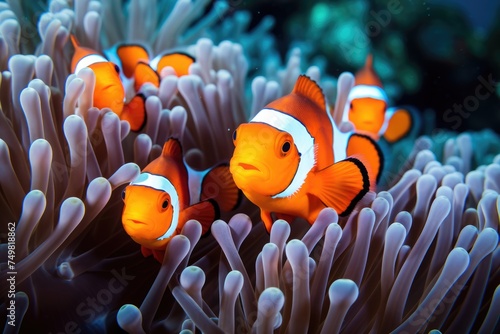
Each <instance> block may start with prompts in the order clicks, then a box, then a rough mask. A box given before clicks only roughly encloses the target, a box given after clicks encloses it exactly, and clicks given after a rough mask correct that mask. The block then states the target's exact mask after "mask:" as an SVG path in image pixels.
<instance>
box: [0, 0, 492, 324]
mask: <svg viewBox="0 0 500 334" xmlns="http://www.w3.org/2000/svg"><path fill="white" fill-rule="evenodd" d="M208 4H209V1H206V0H194V1H191V0H178V1H175V2H174V1H157V3H156V2H155V5H156V6H151V5H146V2H144V1H139V0H132V1H130V2H128V3H127V6H126V7H124V8H123V9H122V2H120V1H102V2H99V1H89V0H81V1H65V0H52V1H50V2H49V3H48V11H47V12H45V13H43V14H41V15H40V18H39V21H38V25H37V34H38V35H39V36H40V39H41V41H40V43H39V44H38V45H36V48H34V49H30V47H31V44H32V42H31V40H32V39H33V38H34V37H33V35H32V34H29V33H28V32H30V30H29V29H28V30H27V29H25V23H24V20H23V19H22V18H23V17H24V14H23V7H22V6H21V2H18V1H9V2H8V3H0V34H1V36H0V68H1V70H2V73H1V83H0V84H1V93H0V103H1V112H0V154H1V159H0V190H1V191H0V212H1V214H0V220H1V224H0V226H1V230H0V232H1V233H2V234H1V238H2V246H1V254H2V258H1V267H0V270H1V271H2V277H6V276H7V275H9V276H10V275H11V274H10V273H11V272H13V271H15V275H13V276H14V277H15V284H13V285H10V284H7V285H5V284H3V283H2V288H1V290H2V293H1V298H2V299H1V302H2V311H3V312H4V310H7V306H8V305H9V304H10V303H11V300H15V317H14V318H15V325H16V326H12V325H9V323H8V322H7V323H6V324H5V328H4V330H5V332H9V333H15V332H25V333H30V332H67V333H69V332H75V333H76V332H82V333H105V332H117V331H120V330H124V331H126V332H129V333H179V332H182V333H194V332H195V331H201V332H205V333H249V332H257V333H270V332H273V331H276V332H283V333H284V332H297V333H305V332H311V333H337V332H343V333H367V332H371V333H387V332H390V331H395V332H397V333H417V332H429V331H432V332H434V333H438V332H448V333H468V332H477V333H494V332H496V331H498V329H499V326H500V325H499V324H498V316H499V311H498V310H499V309H500V289H499V288H498V284H499V283H498V282H499V281H500V277H499V275H500V252H499V241H498V231H499V221H500V197H499V193H500V155H499V153H500V148H499V147H498V142H499V140H500V138H499V137H498V135H496V134H494V133H492V132H489V131H486V130H485V131H483V132H479V133H463V134H460V135H457V134H453V133H436V134H434V135H433V136H429V137H421V138H418V139H417V140H415V139H410V140H407V141H405V142H403V143H401V144H400V146H398V147H396V148H394V150H393V151H392V154H391V156H390V157H389V159H388V165H391V166H397V167H393V168H392V169H390V170H389V172H387V174H386V175H385V177H386V178H387V181H386V184H387V186H385V187H384V188H382V189H380V190H379V191H378V192H377V193H375V192H371V193H369V194H368V195H367V196H366V197H365V198H364V199H363V200H362V201H361V202H360V203H359V205H358V206H357V207H356V208H355V210H354V212H353V213H352V214H351V215H350V216H349V217H346V218H339V217H338V216H337V213H336V212H335V211H334V210H333V209H325V210H323V212H322V213H321V214H320V216H319V217H318V219H317V221H316V222H315V223H314V224H313V225H309V224H307V223H306V222H304V221H301V220H296V221H294V222H285V221H282V220H278V221H276V222H275V223H274V225H273V227H272V229H271V232H270V234H268V233H267V232H266V231H265V229H264V227H263V225H262V224H261V223H260V222H259V221H258V210H257V209H256V208H255V207H254V206H253V205H252V204H251V203H249V202H247V201H244V202H243V203H242V204H241V206H240V207H239V208H238V209H237V210H236V211H235V212H232V213H230V214H229V215H227V217H223V219H224V220H217V221H215V222H214V223H213V225H212V227H211V231H210V234H209V235H207V236H201V226H200V224H199V223H198V222H197V221H194V220H193V221H189V222H188V223H187V224H186V225H185V226H184V229H183V231H182V233H181V235H178V236H176V237H174V238H173V239H172V240H171V242H170V243H169V244H168V246H167V251H166V254H165V257H164V259H163V263H162V264H161V265H158V264H157V263H156V261H155V260H153V259H151V258H143V256H142V255H141V254H140V251H139V246H138V245H137V244H135V243H134V242H133V241H132V240H131V239H130V238H129V237H128V236H127V235H126V234H125V232H124V231H123V228H122V225H121V210H122V201H121V190H122V189H123V187H124V185H126V184H127V183H129V182H130V181H131V180H133V179H134V178H135V177H136V176H137V175H138V173H139V172H140V169H141V168H143V167H144V166H146V164H147V163H149V162H150V161H151V160H152V159H154V158H156V157H157V156H158V155H159V154H160V152H161V146H162V145H163V143H164V142H165V140H166V139H167V138H169V137H171V136H173V137H176V138H179V139H180V140H181V142H182V144H183V146H184V147H185V152H186V161H187V162H188V163H189V164H190V165H191V166H193V167H195V168H206V167H208V166H210V165H213V164H215V163H218V162H221V161H227V159H229V158H230V157H231V153H232V141H231V133H232V131H233V130H234V129H235V128H236V127H237V125H238V124H240V123H242V122H245V121H247V120H248V119H249V118H250V117H251V116H252V115H253V114H255V112H257V111H258V110H260V109H261V108H262V107H263V106H264V105H266V104H267V103H268V102H270V101H272V100H274V99H275V98H277V97H280V96H282V95H284V94H287V93H288V92H289V91H290V89H291V87H292V86H293V84H294V81H295V79H296V78H297V76H298V75H299V73H301V67H300V59H301V56H300V50H298V49H296V50H295V51H292V52H291V54H290V57H289V59H288V62H287V64H286V66H284V67H283V66H281V65H279V66H278V65H276V64H278V63H277V62H276V61H275V60H269V59H267V60H265V59H261V58H262V57H264V52H262V51H259V50H262V48H266V47H269V43H268V42H264V41H269V40H270V39H269V36H268V35H267V29H268V28H269V27H270V25H271V24H272V22H271V21H269V20H268V19H266V20H265V21H264V22H263V23H262V24H261V25H260V26H259V28H256V29H254V30H253V31H251V32H247V31H246V27H247V26H248V21H249V20H248V15H247V14H238V15H236V13H235V15H233V16H230V17H229V18H228V19H226V20H224V21H223V22H222V23H218V24H217V22H218V21H219V19H221V18H223V17H224V13H226V12H228V11H231V9H234V8H232V7H231V5H232V4H234V2H229V3H226V2H224V1H217V2H216V3H215V5H214V6H212V7H211V9H210V10H207V8H208V7H207V5H208ZM154 8H159V9H156V10H154ZM117 9H120V10H117ZM160 9H161V10H160ZM165 13H167V14H165ZM144 18H147V19H144ZM119 27H121V29H119ZM230 32H232V33H230ZM70 33H74V34H75V35H76V36H77V37H78V39H79V40H80V41H81V42H82V44H83V45H86V46H89V47H92V48H95V49H97V50H103V49H105V48H107V47H110V46H112V45H113V44H114V43H116V42H119V41H127V42H141V43H144V44H146V45H147V46H148V47H150V48H151V50H154V52H155V53H160V52H162V51H164V50H168V49H172V48H182V49H183V50H185V51H187V52H189V53H191V54H193V55H194V56H195V58H196V59H197V61H196V63H195V64H193V65H192V66H191V68H190V75H188V76H184V77H181V78H178V77H176V76H175V75H167V76H165V77H164V78H163V79H162V81H161V85H160V87H159V88H158V89H157V88H155V87H152V86H144V87H143V93H144V94H145V95H146V96H147V100H146V110H147V123H146V126H145V128H144V129H143V130H142V131H141V132H140V133H133V132H131V131H130V127H129V125H128V123H127V122H126V121H120V119H119V118H118V116H116V114H114V113H113V112H111V111H110V110H107V109H102V110H99V109H97V108H94V107H92V96H93V87H94V82H95V76H94V73H93V72H92V71H91V70H82V71H80V72H79V73H78V74H77V75H75V74H71V73H69V62H70V59H71V52H72V48H71V46H70V43H68V39H69V34H70ZM230 37H231V38H233V41H229V40H227V39H226V38H230ZM259 41H263V42H262V43H259ZM256 63H260V64H261V66H263V69H262V71H261V72H259V74H261V75H260V76H257V77H255V78H253V80H252V81H251V82H250V81H249V80H250V79H248V78H247V76H248V75H247V71H248V70H249V66H255V65H254V64H256ZM249 64H250V65H249ZM265 64H274V65H273V66H271V65H269V66H268V67H266V65H265ZM305 72H306V73H307V74H308V75H309V76H310V77H312V78H313V79H315V80H316V81H317V82H321V83H324V81H323V78H322V73H321V71H320V69H319V68H318V67H316V66H310V67H309V68H308V69H307V70H306V71H305ZM323 76H324V75H323ZM324 88H325V90H326V93H327V95H328V96H331V94H329V92H330V93H331V92H333V91H334V86H329V84H326V83H325V85H324ZM330 102H332V101H330ZM226 221H227V222H226ZM12 223H14V225H15V259H14V261H13V262H14V263H15V264H14V267H12V268H10V267H9V265H10V264H11V263H10V262H8V261H7V259H8V254H10V253H8V249H9V248H8V243H7V235H8V233H7V230H8V227H9V226H11V225H12ZM12 291H13V292H15V299H12V298H10V297H9V298H10V299H8V298H7V296H8V295H9V293H10V292H12ZM9 314H10V313H9V311H7V316H8V315H9ZM7 319H8V320H9V318H8V317H7Z"/></svg>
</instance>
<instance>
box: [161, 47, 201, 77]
mask: <svg viewBox="0 0 500 334" xmlns="http://www.w3.org/2000/svg"><path fill="white" fill-rule="evenodd" d="M194 62H195V59H194V58H193V57H192V56H190V55H188V54H187V53H183V52H175V53H168V54H163V55H160V56H158V57H157V58H155V59H153V61H151V66H152V67H153V68H154V69H156V72H157V73H158V74H161V70H162V69H163V68H164V67H167V66H170V67H172V68H173V69H174V70H175V73H176V74H177V76H178V77H181V76H183V75H187V74H189V66H191V64H192V63H194Z"/></svg>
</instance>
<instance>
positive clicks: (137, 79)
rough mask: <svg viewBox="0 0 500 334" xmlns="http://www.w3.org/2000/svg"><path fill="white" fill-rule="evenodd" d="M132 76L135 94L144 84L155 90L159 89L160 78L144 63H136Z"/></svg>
mask: <svg viewBox="0 0 500 334" xmlns="http://www.w3.org/2000/svg"><path fill="white" fill-rule="evenodd" d="M133 75H134V89H135V91H136V92H138V91H139V90H140V89H141V87H142V85H144V84H145V83H150V84H152V85H154V86H155V87H157V88H158V87H160V76H159V75H158V73H156V71H155V70H153V69H152V68H151V66H149V65H148V64H146V63H143V62H139V63H137V65H136V66H135V69H134V74H133Z"/></svg>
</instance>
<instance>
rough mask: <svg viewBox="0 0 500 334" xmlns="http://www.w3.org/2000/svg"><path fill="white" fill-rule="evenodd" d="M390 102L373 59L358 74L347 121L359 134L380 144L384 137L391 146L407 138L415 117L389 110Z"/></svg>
mask: <svg viewBox="0 0 500 334" xmlns="http://www.w3.org/2000/svg"><path fill="white" fill-rule="evenodd" d="M388 104H389V99H388V97H387V94H386V92H385V90H384V88H383V85H382V82H381V81H380V78H379V77H378V75H377V73H375V71H374V69H373V56H372V55H368V57H367V58H366V63H365V66H364V67H363V68H361V69H360V70H359V71H358V72H357V73H356V75H355V80H354V87H353V88H352V89H351V91H350V92H349V96H348V97H347V102H346V105H345V110H344V113H343V121H350V122H351V123H352V124H353V125H354V128H355V132H357V133H361V134H365V135H368V136H370V137H371V138H373V139H374V140H376V141H378V140H379V139H380V137H382V136H383V137H384V139H385V140H387V141H388V142H389V143H393V142H396V141H398V140H400V139H401V138H403V137H404V136H406V135H407V134H408V133H409V132H410V130H411V128H412V116H411V114H410V112H409V111H408V110H405V109H398V108H388Z"/></svg>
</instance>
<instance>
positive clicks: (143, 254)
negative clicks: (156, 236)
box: [141, 246, 153, 257]
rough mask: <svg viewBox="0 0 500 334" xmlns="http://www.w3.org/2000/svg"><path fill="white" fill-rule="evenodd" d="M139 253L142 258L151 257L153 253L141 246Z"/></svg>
mask: <svg viewBox="0 0 500 334" xmlns="http://www.w3.org/2000/svg"><path fill="white" fill-rule="evenodd" d="M141 253H142V256H144V257H148V256H151V255H153V251H152V250H151V249H149V248H147V247H144V246H141Z"/></svg>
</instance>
